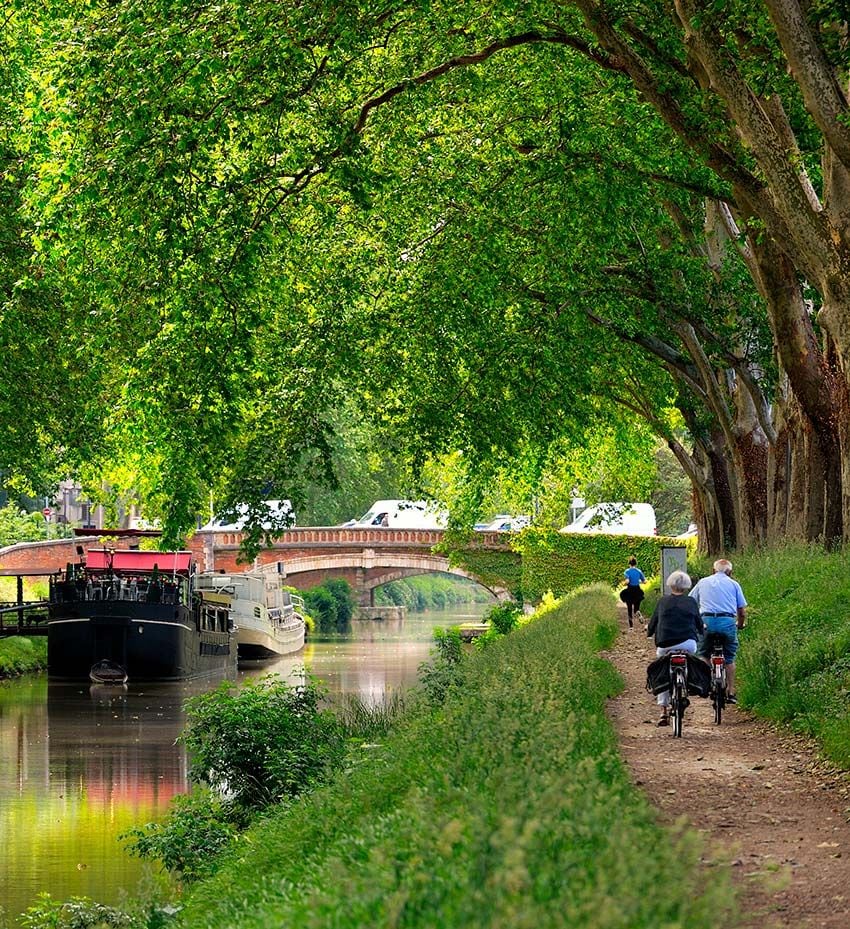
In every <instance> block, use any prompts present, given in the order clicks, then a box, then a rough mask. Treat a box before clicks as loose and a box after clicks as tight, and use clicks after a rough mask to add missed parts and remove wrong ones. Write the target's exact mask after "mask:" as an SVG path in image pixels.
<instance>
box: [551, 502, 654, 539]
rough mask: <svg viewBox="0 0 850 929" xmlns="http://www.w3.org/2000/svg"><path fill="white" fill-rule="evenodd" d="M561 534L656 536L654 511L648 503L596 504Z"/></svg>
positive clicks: (588, 508)
mask: <svg viewBox="0 0 850 929" xmlns="http://www.w3.org/2000/svg"><path fill="white" fill-rule="evenodd" d="M561 532H584V533H590V532H598V533H604V534H607V535H657V529H656V527H655V509H654V508H653V506H652V505H651V504H650V503H597V504H595V505H594V506H589V507H587V509H586V510H584V511H583V512H582V514H581V515H580V516H579V517H578V519H576V520H574V521H573V522H571V523H570V524H569V526H564V528H563V529H562V530H561Z"/></svg>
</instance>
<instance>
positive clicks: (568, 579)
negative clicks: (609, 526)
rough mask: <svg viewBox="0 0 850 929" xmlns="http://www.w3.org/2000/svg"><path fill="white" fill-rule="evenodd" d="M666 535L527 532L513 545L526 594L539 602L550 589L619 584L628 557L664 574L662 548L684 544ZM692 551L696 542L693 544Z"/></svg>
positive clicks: (648, 573) (648, 572) (555, 591)
mask: <svg viewBox="0 0 850 929" xmlns="http://www.w3.org/2000/svg"><path fill="white" fill-rule="evenodd" d="M684 544H685V543H683V542H682V540H680V539H671V538H667V537H664V536H627V535H602V534H595V533H594V534H590V533H588V534H583V533H566V532H558V531H557V530H555V529H533V528H532V529H526V530H525V531H524V532H523V533H522V534H521V535H520V536H519V537H518V538H517V539H516V541H515V542H514V546H515V547H516V548H517V549H518V550H519V551H520V553H521V555H522V593H523V597H524V598H525V599H526V600H529V601H532V602H536V601H538V600H539V599H540V598H541V597H542V596H543V594H545V593H546V591H547V590H551V591H552V593H553V594H555V596H560V595H561V594H565V593H567V592H568V591H570V590H573V589H574V588H576V587H582V586H584V585H585V584H593V583H597V582H599V581H601V582H603V583H607V584H611V585H612V586H619V585H620V584H621V583H622V581H623V571H625V569H626V568H627V567H628V562H629V558H631V557H632V555H634V557H635V558H636V559H637V563H638V567H639V568H640V569H641V571H643V573H644V574H645V575H646V576H647V577H650V576H651V575H653V574H659V573H660V571H661V549H662V547H664V546H668V545H684ZM691 547H692V543H691Z"/></svg>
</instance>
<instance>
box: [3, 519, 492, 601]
mask: <svg viewBox="0 0 850 929" xmlns="http://www.w3.org/2000/svg"><path fill="white" fill-rule="evenodd" d="M442 540H443V532H442V530H439V529H389V528H377V527H376V528H374V529H365V528H345V527H321V526H318V527H304V528H294V529H290V530H288V531H287V532H285V533H284V534H283V535H281V536H280V537H279V538H278V539H276V540H275V542H274V543H273V545H272V547H271V548H269V549H263V550H262V551H261V552H260V553H259V555H258V556H257V558H255V559H254V561H253V562H247V563H246V562H244V561H242V560H240V557H239V554H240V553H239V546H240V544H241V542H242V533H240V532H197V533H195V535H194V536H193V537H192V538H191V539H190V541H189V544H188V548H189V549H191V551H192V552H193V553H194V556H195V561H196V562H197V564H198V566H199V567H200V569H201V570H203V571H225V572H242V571H250V570H252V569H253V568H256V567H259V566H261V565H269V564H273V563H279V564H280V565H281V573H282V574H283V575H284V576H285V577H286V578H287V579H289V581H290V583H291V584H292V585H293V586H295V587H299V588H301V589H307V588H308V587H312V586H314V585H316V584H319V583H321V581H323V580H325V579H326V578H327V577H328V576H333V577H342V578H345V580H347V581H348V582H349V583H350V584H351V586H352V587H353V588H354V590H355V592H356V595H357V598H358V600H359V602H360V603H361V604H363V605H368V604H369V603H371V602H372V597H373V591H374V589H375V588H376V587H380V586H381V585H382V584H386V583H387V582H388V581H392V580H398V579H399V578H402V577H410V576H412V575H415V574H423V573H427V572H432V571H444V572H448V573H453V574H457V575H459V576H463V577H469V576H470V575H468V574H466V572H464V571H461V570H458V569H453V568H451V567H450V565H449V563H448V559H447V558H445V557H444V556H442V555H437V554H434V553H433V547H434V546H435V545H436V544H438V543H439V542H441V541H442ZM476 542H477V543H478V544H479V545H482V546H483V547H486V548H490V549H498V550H505V549H506V548H507V545H506V542H505V537H504V536H503V535H500V534H499V533H495V532H491V533H478V534H477V536H476ZM114 544H115V547H116V548H128V547H129V540H128V539H120V540H119V541H118V542H117V543H114ZM77 545H82V546H83V548H84V549H86V550H88V549H89V548H101V547H102V545H103V542H102V541H101V540H100V539H97V538H89V537H86V538H82V539H77V538H72V539H56V540H51V541H45V542H24V543H20V544H19V545H13V546H9V547H8V548H5V549H0V570H2V569H7V570H8V569H11V570H18V571H26V570H31V571H35V570H45V571H58V570H61V569H62V568H64V567H65V565H66V563H67V562H69V561H76V560H77V558H78V555H77V553H76V548H77ZM472 579H473V580H475V578H472ZM491 589H492V588H491ZM493 593H495V594H496V595H497V596H499V597H506V596H508V594H507V591H503V590H500V589H494V590H493Z"/></svg>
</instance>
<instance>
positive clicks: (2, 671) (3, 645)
mask: <svg viewBox="0 0 850 929" xmlns="http://www.w3.org/2000/svg"><path fill="white" fill-rule="evenodd" d="M46 667H47V638H46V636H39V637H37V638H33V639H29V638H27V637H26V636H10V637H9V638H6V639H0V677H12V676H13V675H16V674H24V673H26V672H28V671H40V670H42V669H44V668H46Z"/></svg>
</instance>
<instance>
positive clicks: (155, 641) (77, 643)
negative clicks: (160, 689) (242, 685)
mask: <svg viewBox="0 0 850 929" xmlns="http://www.w3.org/2000/svg"><path fill="white" fill-rule="evenodd" d="M104 660H106V661H111V662H114V663H116V664H119V665H121V667H123V668H124V669H125V670H126V672H127V675H128V676H129V679H130V680H131V681H140V680H145V681H180V680H187V679H189V678H193V677H198V676H200V675H204V674H210V673H214V672H220V671H227V670H230V669H232V668H234V667H235V665H236V642H235V640H234V638H233V636H232V635H231V634H230V633H228V632H220V631H211V630H199V629H198V628H197V626H196V623H195V621H194V618H193V616H192V613H191V612H190V611H189V610H187V609H184V608H182V607H180V606H175V605H168V606H166V605H165V604H158V603H136V602H127V603H126V604H125V603H123V602H122V603H121V604H120V605H118V604H116V603H114V602H112V603H110V602H96V601H95V602H91V601H88V602H77V603H73V604H67V606H65V608H64V609H63V608H62V607H61V606H59V607H58V608H57V607H54V609H53V610H52V611H51V616H50V619H49V622H48V628H47V673H48V676H49V677H50V678H53V679H56V680H86V681H87V680H88V679H89V672H90V670H91V668H92V666H93V665H94V664H95V663H96V662H99V661H104Z"/></svg>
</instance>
